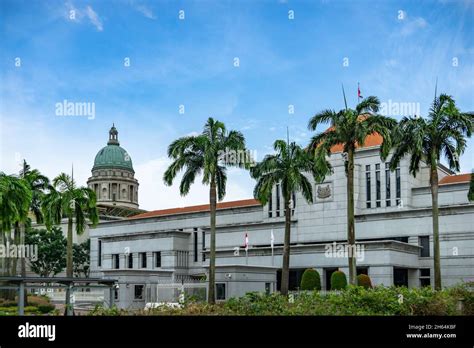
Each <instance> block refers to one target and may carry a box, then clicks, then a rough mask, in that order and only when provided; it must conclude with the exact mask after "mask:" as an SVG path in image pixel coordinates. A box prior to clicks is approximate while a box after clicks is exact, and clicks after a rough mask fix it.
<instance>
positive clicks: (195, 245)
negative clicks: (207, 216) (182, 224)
mask: <svg viewBox="0 0 474 348" xmlns="http://www.w3.org/2000/svg"><path fill="white" fill-rule="evenodd" d="M193 235H194V262H197V261H198V233H197V228H195V229H194V233H193Z"/></svg>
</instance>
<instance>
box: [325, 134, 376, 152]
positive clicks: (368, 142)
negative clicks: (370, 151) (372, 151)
mask: <svg viewBox="0 0 474 348" xmlns="http://www.w3.org/2000/svg"><path fill="white" fill-rule="evenodd" d="M382 143H383V138H382V136H381V135H380V134H379V133H373V134H371V135H369V136H367V138H365V142H364V146H362V147H363V148H364V147H372V146H380V145H382ZM360 147H361V146H359V145H358V144H356V149H358V148H360ZM343 148H344V144H337V145H334V146H333V147H331V152H332V153H336V152H342V150H343Z"/></svg>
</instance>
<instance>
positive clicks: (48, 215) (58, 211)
mask: <svg viewBox="0 0 474 348" xmlns="http://www.w3.org/2000/svg"><path fill="white" fill-rule="evenodd" d="M42 212H43V214H44V221H45V224H46V227H47V228H48V230H50V229H51V227H52V226H53V225H59V224H60V223H61V219H62V218H63V217H66V218H67V220H68V224H67V257H66V261H67V262H66V275H67V277H72V276H73V264H72V251H73V224H75V231H76V233H77V234H78V235H81V234H82V233H83V232H84V230H85V227H86V223H87V219H88V220H89V221H90V222H91V224H92V225H93V226H95V225H96V224H97V223H98V220H99V218H98V212H97V207H96V195H95V192H94V191H92V190H91V189H89V188H86V187H76V183H75V181H74V180H73V179H72V178H71V177H70V176H69V175H67V174H65V173H61V174H60V175H58V176H57V177H56V178H54V179H53V185H52V186H51V187H50V189H49V193H48V194H47V195H46V196H45V197H44V199H43V203H42Z"/></svg>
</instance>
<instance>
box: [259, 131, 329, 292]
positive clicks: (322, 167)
mask: <svg viewBox="0 0 474 348" xmlns="http://www.w3.org/2000/svg"><path fill="white" fill-rule="evenodd" d="M273 148H274V149H275V151H276V154H273V155H267V156H265V158H264V159H263V161H262V162H259V163H257V165H255V166H254V167H253V168H251V170H250V173H251V176H252V177H253V178H254V179H256V180H257V184H256V185H255V188H254V191H253V193H254V196H255V198H256V199H258V200H259V201H260V202H261V203H262V204H266V203H267V202H268V200H269V199H270V197H271V195H272V190H273V187H274V186H275V185H277V184H281V192H282V196H283V201H284V207H285V237H284V238H285V239H284V244H283V266H282V272H281V293H282V294H283V295H287V294H288V286H289V270H290V239H291V210H292V205H293V202H292V196H293V194H294V193H296V192H301V194H302V195H303V198H304V199H305V200H306V201H307V202H308V203H312V202H313V189H312V184H311V182H310V181H309V180H308V177H307V175H309V176H312V177H313V178H314V179H315V180H316V181H322V180H324V177H325V175H326V174H327V173H328V172H329V171H330V166H329V163H328V162H327V161H326V160H324V159H323V160H321V158H320V160H319V161H318V162H315V161H314V160H313V158H312V156H311V155H310V154H309V153H308V152H306V151H305V150H304V149H302V148H301V147H300V146H299V145H297V144H296V143H294V142H292V143H291V144H288V143H287V142H285V141H284V140H276V141H275V143H274V145H273Z"/></svg>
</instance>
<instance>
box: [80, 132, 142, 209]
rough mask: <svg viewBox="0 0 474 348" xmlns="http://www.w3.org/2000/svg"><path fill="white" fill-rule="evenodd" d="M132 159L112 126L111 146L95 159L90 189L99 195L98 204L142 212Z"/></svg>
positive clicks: (89, 180) (89, 181)
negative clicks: (121, 144) (139, 208)
mask: <svg viewBox="0 0 474 348" xmlns="http://www.w3.org/2000/svg"><path fill="white" fill-rule="evenodd" d="M134 176H135V171H134V170H133V166H132V159H131V158H130V155H129V154H128V153H127V151H126V150H125V149H124V148H122V147H121V146H120V143H119V141H118V131H117V129H116V128H115V125H112V128H110V131H109V141H108V142H107V146H105V147H104V148H102V149H101V150H100V151H99V152H98V153H97V155H96V156H95V160H94V166H93V167H92V176H91V177H90V178H89V179H88V180H87V186H88V187H89V188H90V189H92V190H93V191H94V192H95V193H96V195H97V205H98V206H106V207H119V208H132V209H138V181H137V179H135V177H134Z"/></svg>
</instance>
